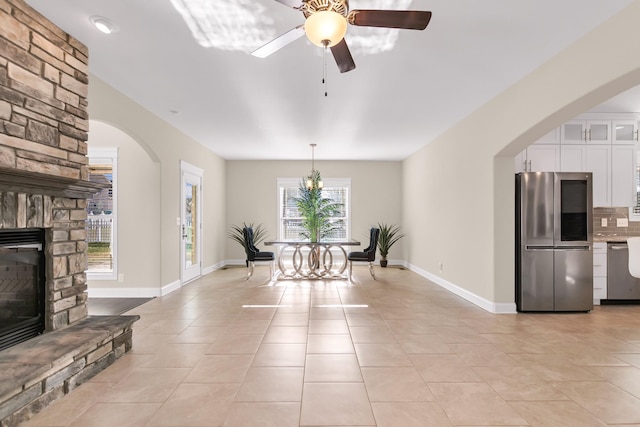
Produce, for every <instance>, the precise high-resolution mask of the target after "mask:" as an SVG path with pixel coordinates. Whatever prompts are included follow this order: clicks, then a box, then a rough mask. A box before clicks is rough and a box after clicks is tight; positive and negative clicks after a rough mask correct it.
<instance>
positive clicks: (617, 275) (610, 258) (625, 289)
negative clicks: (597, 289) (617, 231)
mask: <svg viewBox="0 0 640 427" xmlns="http://www.w3.org/2000/svg"><path fill="white" fill-rule="evenodd" d="M607 299H608V300H609V301H611V300H640V279H636V278H635V277H633V276H632V275H631V274H629V249H628V248H627V243H626V242H609V243H607Z"/></svg>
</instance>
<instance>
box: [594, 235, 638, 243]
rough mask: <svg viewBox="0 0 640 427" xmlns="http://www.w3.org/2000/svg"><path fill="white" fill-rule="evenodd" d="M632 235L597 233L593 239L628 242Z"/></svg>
mask: <svg viewBox="0 0 640 427" xmlns="http://www.w3.org/2000/svg"><path fill="white" fill-rule="evenodd" d="M629 237H632V236H628V235H626V234H624V235H621V234H601V233H596V234H595V235H594V236H593V241H594V243H595V242H626V241H627V238H629Z"/></svg>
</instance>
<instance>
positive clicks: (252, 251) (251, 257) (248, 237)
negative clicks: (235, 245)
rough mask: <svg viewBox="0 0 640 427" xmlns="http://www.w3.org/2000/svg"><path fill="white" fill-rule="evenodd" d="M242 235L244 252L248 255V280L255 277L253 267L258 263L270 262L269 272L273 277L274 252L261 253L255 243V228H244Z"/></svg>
mask: <svg viewBox="0 0 640 427" xmlns="http://www.w3.org/2000/svg"><path fill="white" fill-rule="evenodd" d="M242 234H243V236H244V242H245V247H244V250H245V252H246V254H247V269H248V271H247V280H249V279H250V278H251V276H253V267H254V264H255V263H256V262H257V261H258V262H259V261H269V272H270V276H269V277H273V271H274V264H275V259H276V257H275V254H274V253H273V252H260V249H258V248H257V247H256V245H255V243H254V241H253V228H251V227H244V228H243V229H242Z"/></svg>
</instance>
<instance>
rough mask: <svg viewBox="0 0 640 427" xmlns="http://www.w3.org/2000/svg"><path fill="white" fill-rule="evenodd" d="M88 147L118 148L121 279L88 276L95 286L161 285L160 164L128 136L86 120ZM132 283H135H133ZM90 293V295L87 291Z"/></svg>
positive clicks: (118, 268) (106, 125)
mask: <svg viewBox="0 0 640 427" xmlns="http://www.w3.org/2000/svg"><path fill="white" fill-rule="evenodd" d="M88 145H89V150H91V149H95V148H118V162H117V179H118V183H119V184H120V185H118V186H117V203H118V204H117V213H118V216H117V218H118V233H117V250H118V256H117V263H118V265H117V270H118V273H119V274H123V275H124V282H123V283H118V282H116V281H113V280H95V279H91V278H90V279H89V285H90V290H91V292H93V293H94V294H95V291H96V289H97V288H116V289H118V288H127V287H131V286H135V288H157V287H158V286H159V284H160V270H159V269H158V268H157V262H158V259H159V257H160V215H158V212H159V210H160V164H159V163H158V162H157V161H154V159H152V158H151V157H149V155H148V153H147V152H146V151H145V150H144V149H143V148H142V147H141V146H140V145H139V144H138V143H137V142H136V141H135V140H134V139H133V138H131V137H130V136H129V135H127V134H126V133H124V132H122V131H121V130H120V129H118V128H115V127H113V126H111V125H108V124H105V123H101V122H97V121H94V120H91V121H90V122H89V141H88ZM134 284H135V285H134ZM90 296H91V294H90Z"/></svg>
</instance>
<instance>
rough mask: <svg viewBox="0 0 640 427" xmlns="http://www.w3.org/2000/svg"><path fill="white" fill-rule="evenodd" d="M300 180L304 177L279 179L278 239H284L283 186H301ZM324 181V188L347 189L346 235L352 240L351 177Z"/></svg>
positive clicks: (324, 179) (325, 179) (323, 179)
mask: <svg viewBox="0 0 640 427" xmlns="http://www.w3.org/2000/svg"><path fill="white" fill-rule="evenodd" d="M300 182H302V178H278V179H277V192H278V193H277V200H278V204H277V210H278V212H277V221H278V223H277V235H278V237H277V239H278V241H283V240H284V239H283V237H282V234H281V233H282V221H283V216H282V212H283V209H282V207H283V203H284V200H283V199H282V196H283V191H282V188H283V187H285V188H291V187H295V188H299V187H300ZM322 183H323V189H325V188H333V187H340V188H346V189H347V197H346V199H347V200H346V203H345V217H344V218H345V220H344V223H345V231H346V233H345V235H346V240H351V178H322Z"/></svg>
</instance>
